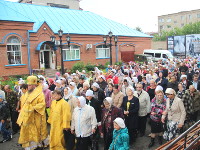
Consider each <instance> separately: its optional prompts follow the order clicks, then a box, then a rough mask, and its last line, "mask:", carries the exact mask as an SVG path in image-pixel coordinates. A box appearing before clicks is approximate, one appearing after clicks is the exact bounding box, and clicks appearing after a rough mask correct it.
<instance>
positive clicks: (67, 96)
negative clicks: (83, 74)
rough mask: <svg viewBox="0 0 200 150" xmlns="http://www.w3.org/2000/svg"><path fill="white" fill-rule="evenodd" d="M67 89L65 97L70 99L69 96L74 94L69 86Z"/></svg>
mask: <svg viewBox="0 0 200 150" xmlns="http://www.w3.org/2000/svg"><path fill="white" fill-rule="evenodd" d="M66 89H67V95H64V99H69V97H70V96H71V95H72V90H71V89H70V88H69V87H66Z"/></svg>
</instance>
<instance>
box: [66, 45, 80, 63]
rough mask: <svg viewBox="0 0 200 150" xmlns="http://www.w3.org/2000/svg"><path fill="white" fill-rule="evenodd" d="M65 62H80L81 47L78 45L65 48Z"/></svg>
mask: <svg viewBox="0 0 200 150" xmlns="http://www.w3.org/2000/svg"><path fill="white" fill-rule="evenodd" d="M63 60H64V61H73V60H80V46H78V45H70V47H68V46H67V45H64V46H63Z"/></svg>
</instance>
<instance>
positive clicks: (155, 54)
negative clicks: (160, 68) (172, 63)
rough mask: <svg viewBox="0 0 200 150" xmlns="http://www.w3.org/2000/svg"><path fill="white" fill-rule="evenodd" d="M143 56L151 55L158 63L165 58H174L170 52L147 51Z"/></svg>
mask: <svg viewBox="0 0 200 150" xmlns="http://www.w3.org/2000/svg"><path fill="white" fill-rule="evenodd" d="M143 54H147V55H151V56H152V57H153V60H154V61H158V60H160V59H164V58H167V59H170V60H173V58H174V56H173V55H172V53H171V52H170V51H169V50H155V49H145V50H144V52H143Z"/></svg>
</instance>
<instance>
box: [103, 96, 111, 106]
mask: <svg viewBox="0 0 200 150" xmlns="http://www.w3.org/2000/svg"><path fill="white" fill-rule="evenodd" d="M104 101H107V102H108V103H109V104H110V106H111V105H112V98H111V97H106V98H105V100H104Z"/></svg>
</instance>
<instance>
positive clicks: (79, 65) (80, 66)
mask: <svg viewBox="0 0 200 150" xmlns="http://www.w3.org/2000/svg"><path fill="white" fill-rule="evenodd" d="M76 70H78V71H82V70H84V63H83V62H77V63H75V64H74V66H73V67H72V69H71V72H72V73H73V72H76Z"/></svg>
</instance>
